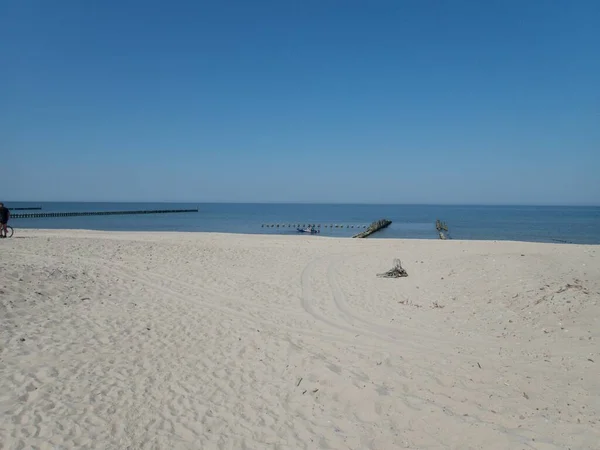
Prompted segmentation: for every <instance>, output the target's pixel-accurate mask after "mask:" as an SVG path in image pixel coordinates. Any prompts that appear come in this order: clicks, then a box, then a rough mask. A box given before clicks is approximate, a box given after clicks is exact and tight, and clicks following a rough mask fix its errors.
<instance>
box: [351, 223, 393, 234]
mask: <svg viewBox="0 0 600 450" xmlns="http://www.w3.org/2000/svg"><path fill="white" fill-rule="evenodd" d="M391 223H392V221H391V220H389V219H381V220H377V221H376V222H373V223H372V224H371V225H369V228H367V229H366V230H365V231H363V232H362V233H358V234H355V235H354V236H352V237H353V238H359V239H362V238H366V237H369V236H371V235H372V234H373V233H377V232H378V231H379V230H383V229H384V228H387V227H389V226H390V225H391Z"/></svg>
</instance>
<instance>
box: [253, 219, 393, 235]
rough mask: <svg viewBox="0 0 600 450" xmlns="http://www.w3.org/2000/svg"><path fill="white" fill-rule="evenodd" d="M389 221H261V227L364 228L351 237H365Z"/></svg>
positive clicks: (386, 224)
mask: <svg viewBox="0 0 600 450" xmlns="http://www.w3.org/2000/svg"><path fill="white" fill-rule="evenodd" d="M391 223H392V221H391V220H388V219H381V220H377V221H375V222H373V223H372V224H371V225H369V226H368V227H367V225H332V224H329V225H322V224H318V223H317V224H311V223H303V224H299V223H287V224H280V223H278V224H272V223H271V224H267V223H263V224H262V227H263V228H301V229H305V228H314V229H318V228H366V229H365V230H364V231H361V232H360V233H358V234H355V235H354V236H352V237H353V238H366V237H367V236H370V235H372V234H373V233H376V232H377V231H379V230H382V229H384V228H387V227H388V226H390V224H391Z"/></svg>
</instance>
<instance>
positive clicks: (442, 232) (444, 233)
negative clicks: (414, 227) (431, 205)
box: [435, 219, 449, 240]
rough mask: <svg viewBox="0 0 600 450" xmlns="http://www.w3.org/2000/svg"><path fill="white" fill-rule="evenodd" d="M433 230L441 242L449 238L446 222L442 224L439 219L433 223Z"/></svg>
mask: <svg viewBox="0 0 600 450" xmlns="http://www.w3.org/2000/svg"><path fill="white" fill-rule="evenodd" d="M435 229H436V230H437V232H438V236H439V237H440V239H442V240H446V239H448V237H449V234H448V233H449V232H448V225H446V222H442V221H441V220H440V219H437V220H436V221H435Z"/></svg>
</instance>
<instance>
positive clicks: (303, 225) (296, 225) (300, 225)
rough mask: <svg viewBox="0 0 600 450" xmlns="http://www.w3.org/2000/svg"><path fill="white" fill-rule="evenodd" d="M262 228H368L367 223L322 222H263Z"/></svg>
mask: <svg viewBox="0 0 600 450" xmlns="http://www.w3.org/2000/svg"><path fill="white" fill-rule="evenodd" d="M261 227H262V228H321V227H323V228H367V226H366V225H333V224H324V225H323V224H320V223H310V222H303V223H263V224H262V225H261Z"/></svg>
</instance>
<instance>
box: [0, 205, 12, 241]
mask: <svg viewBox="0 0 600 450" xmlns="http://www.w3.org/2000/svg"><path fill="white" fill-rule="evenodd" d="M8 219H10V211H9V210H8V208H7V207H6V206H4V203H0V238H3V237H6V234H7V231H8V228H7V225H8Z"/></svg>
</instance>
